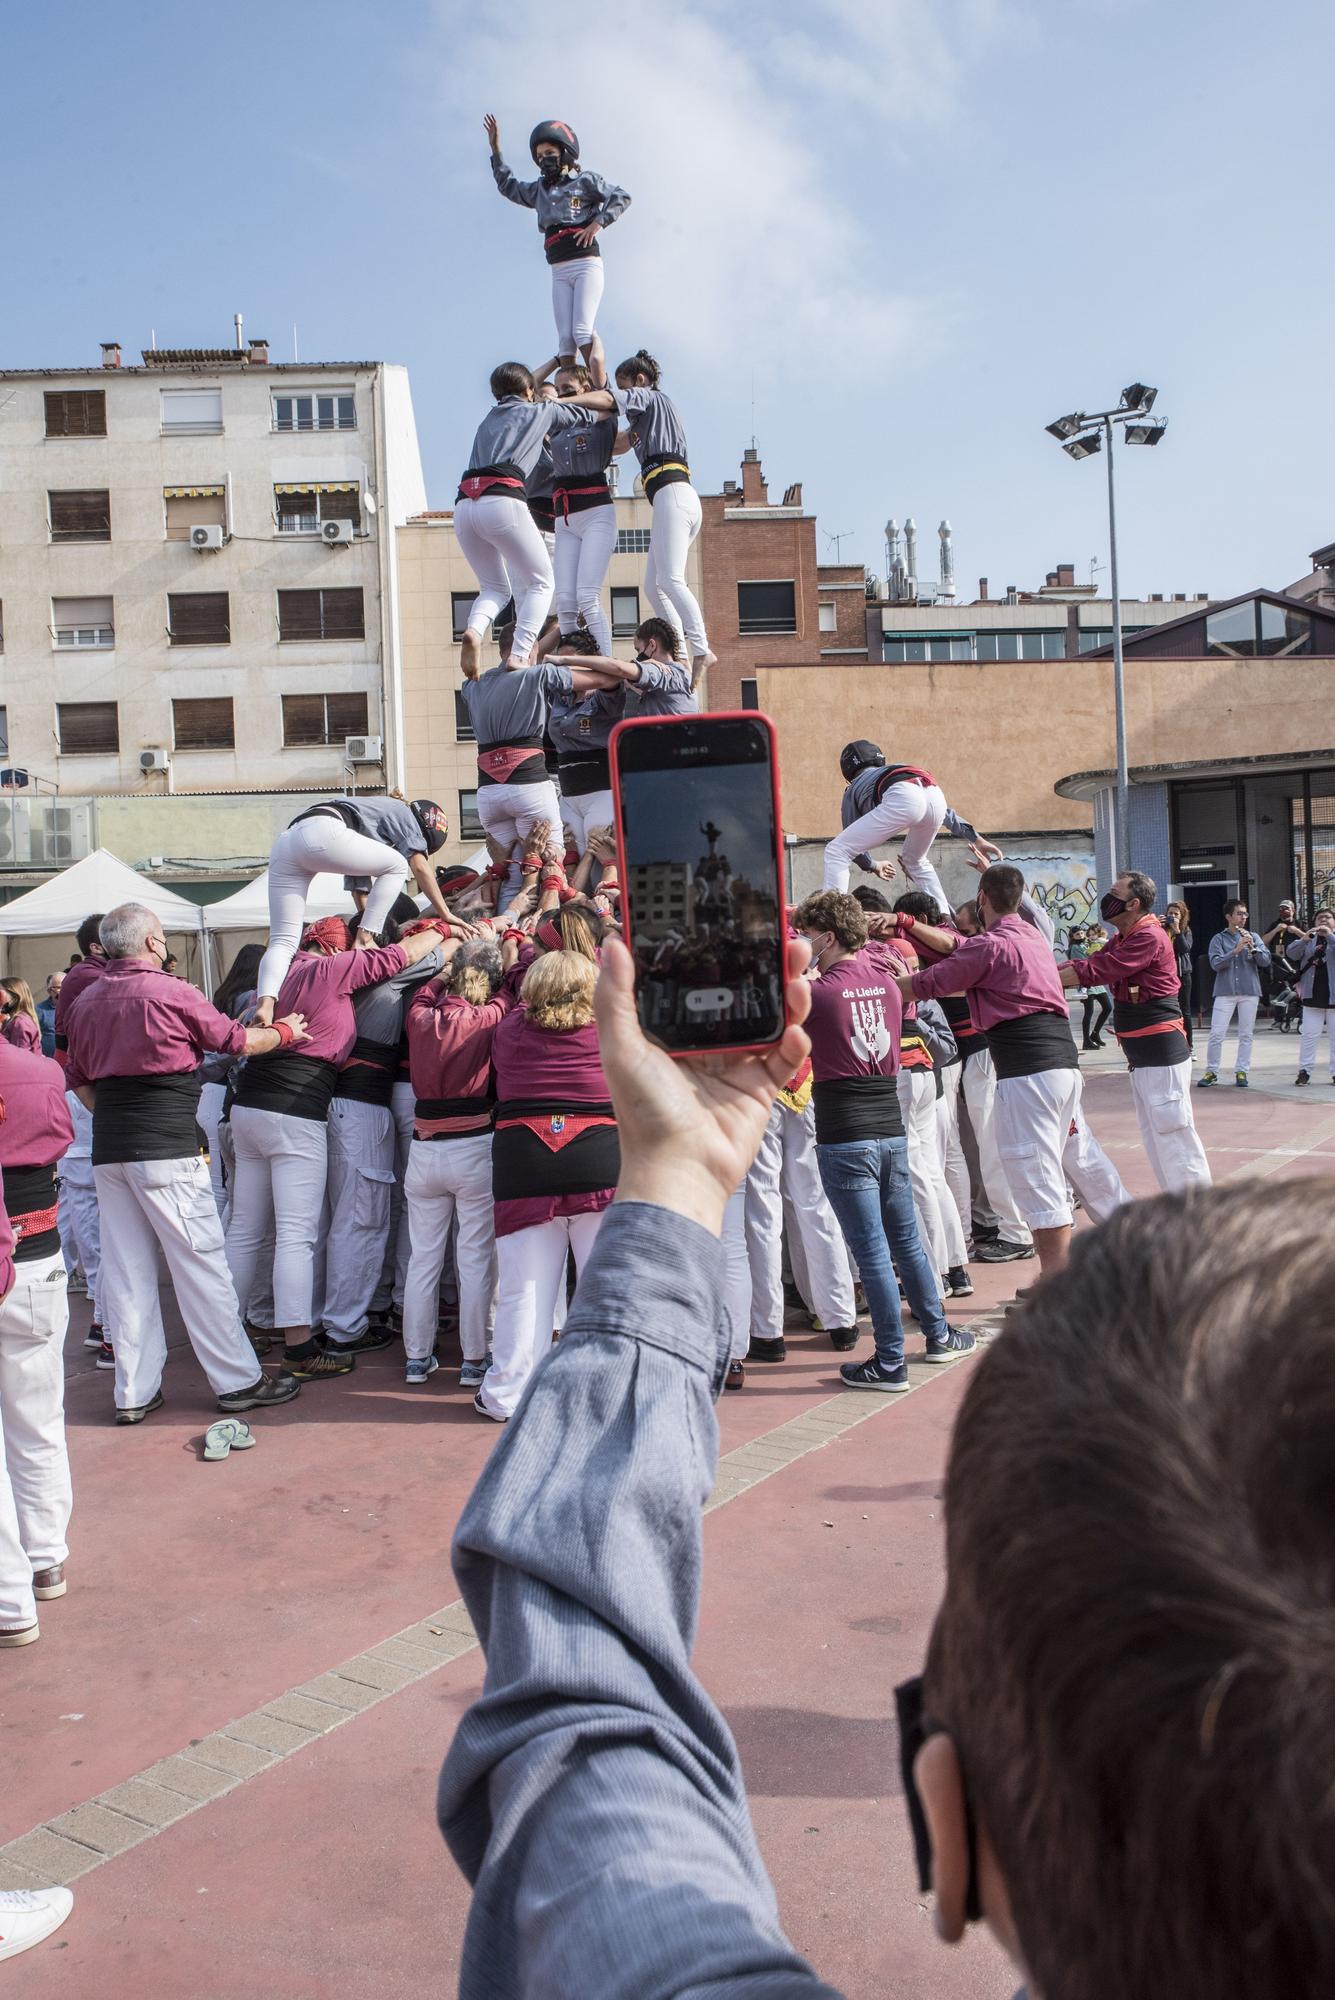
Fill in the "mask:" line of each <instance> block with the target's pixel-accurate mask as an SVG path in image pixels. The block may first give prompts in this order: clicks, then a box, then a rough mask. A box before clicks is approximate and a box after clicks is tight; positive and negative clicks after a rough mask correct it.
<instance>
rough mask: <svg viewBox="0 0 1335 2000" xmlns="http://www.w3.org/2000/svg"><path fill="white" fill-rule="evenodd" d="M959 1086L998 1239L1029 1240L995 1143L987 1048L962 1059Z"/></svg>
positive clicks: (993, 1089) (991, 1070) (993, 1090)
mask: <svg viewBox="0 0 1335 2000" xmlns="http://www.w3.org/2000/svg"><path fill="white" fill-rule="evenodd" d="M960 1087H961V1089H962V1090H963V1092H964V1103H965V1107H966V1108H967V1110H968V1113H969V1124H970V1127H971V1128H972V1131H973V1137H974V1144H975V1145H976V1146H977V1148H978V1173H979V1177H980V1178H981V1180H982V1183H983V1198H984V1200H985V1201H986V1202H987V1205H988V1207H989V1209H990V1210H991V1211H992V1213H993V1215H995V1217H996V1218H997V1227H998V1229H999V1230H1000V1231H1001V1235H1002V1240H1003V1241H1004V1242H1006V1243H1028V1242H1030V1241H1031V1238H1030V1235H1029V1230H1028V1227H1027V1225H1026V1223H1025V1220H1024V1217H1023V1216H1022V1215H1021V1214H1020V1211H1019V1209H1018V1208H1017V1207H1016V1206H1015V1202H1014V1199H1013V1198H1012V1195H1011V1187H1010V1181H1009V1179H1008V1178H1007V1175H1006V1169H1005V1166H1004V1165H1003V1163H1002V1158H1001V1148H1000V1146H999V1144H998V1142H997V1121H996V1108H997V1072H996V1069H995V1067H994V1066H993V1062H992V1057H991V1055H990V1053H989V1052H988V1050H987V1049H980V1050H979V1051H978V1053H977V1055H972V1056H970V1057H969V1058H968V1060H967V1061H966V1062H965V1064H964V1081H963V1083H962V1085H961V1086H960Z"/></svg>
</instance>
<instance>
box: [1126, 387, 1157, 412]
mask: <svg viewBox="0 0 1335 2000" xmlns="http://www.w3.org/2000/svg"><path fill="white" fill-rule="evenodd" d="M1158 393H1159V391H1158V390H1157V389H1151V388H1150V387H1149V385H1148V384H1147V383H1145V382H1133V383H1132V384H1131V387H1130V388H1129V389H1123V391H1122V408H1123V409H1124V410H1152V409H1153V408H1154V399H1155V397H1156V396H1157V395H1158Z"/></svg>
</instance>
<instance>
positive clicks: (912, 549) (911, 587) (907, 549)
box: [904, 514, 918, 599]
mask: <svg viewBox="0 0 1335 2000" xmlns="http://www.w3.org/2000/svg"><path fill="white" fill-rule="evenodd" d="M904 569H905V573H906V577H907V582H908V596H909V597H910V598H914V599H916V597H917V595H918V524H917V522H916V521H915V520H914V518H913V516H912V514H910V515H909V517H908V519H907V520H906V521H905V523H904Z"/></svg>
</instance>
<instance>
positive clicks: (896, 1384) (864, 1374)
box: [839, 1354, 912, 1396]
mask: <svg viewBox="0 0 1335 2000" xmlns="http://www.w3.org/2000/svg"><path fill="white" fill-rule="evenodd" d="M839 1379H840V1381H841V1382H842V1383H843V1385H844V1387H845V1388H846V1389H879V1390H880V1391H881V1392H882V1394H883V1395H887V1396H899V1395H902V1394H903V1392H904V1390H905V1389H907V1388H910V1387H911V1386H912V1385H911V1384H910V1382H909V1371H908V1365H907V1363H906V1362H903V1361H901V1362H900V1364H899V1366H898V1368H882V1366H881V1364H880V1362H879V1361H878V1360H877V1359H876V1356H875V1355H874V1354H873V1355H871V1356H870V1357H869V1358H868V1359H867V1360H866V1361H846V1362H845V1363H844V1365H843V1367H842V1368H841V1369H840V1370H839Z"/></svg>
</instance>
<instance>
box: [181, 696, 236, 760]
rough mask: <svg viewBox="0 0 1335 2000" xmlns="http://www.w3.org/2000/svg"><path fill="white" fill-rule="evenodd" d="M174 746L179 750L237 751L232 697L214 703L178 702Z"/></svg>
mask: <svg viewBox="0 0 1335 2000" xmlns="http://www.w3.org/2000/svg"><path fill="white" fill-rule="evenodd" d="M172 742H173V746H174V747H175V748H176V749H177V750H234V749H235V748H236V725H235V724H234V722H233V720H232V703H231V699H230V697H229V698H227V699H221V700H214V701H174V702H173V703H172Z"/></svg>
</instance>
